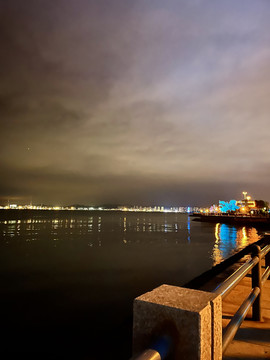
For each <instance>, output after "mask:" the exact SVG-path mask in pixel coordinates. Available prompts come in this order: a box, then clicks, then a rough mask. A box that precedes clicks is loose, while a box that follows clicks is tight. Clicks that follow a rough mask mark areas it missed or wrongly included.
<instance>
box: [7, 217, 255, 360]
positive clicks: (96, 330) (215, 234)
mask: <svg viewBox="0 0 270 360" xmlns="http://www.w3.org/2000/svg"><path fill="white" fill-rule="evenodd" d="M20 214H22V213H20ZM1 216H2V217H1V218H0V248H1V249H0V269H1V287H0V304H1V310H0V312H1V324H2V328H3V329H4V335H2V336H1V350H2V349H4V350H5V351H9V352H13V351H17V352H25V353H26V352H27V353H28V354H29V355H30V356H31V353H32V354H33V357H34V356H35V355H34V354H35V353H36V354H37V353H38V354H39V358H46V359H62V358H72V359H105V358H111V359H115V358H117V359H128V358H129V357H130V356H131V338H132V301H133V299H134V298H135V297H137V296H139V295H141V294H143V293H144V292H146V291H149V290H151V289H153V288H154V287H156V286H159V285H161V284H164V283H165V284H171V285H183V284H184V283H186V282H187V281H189V280H191V279H192V278H194V277H195V276H197V275H199V274H201V273H202V272H204V271H206V270H208V269H209V268H211V267H212V266H213V265H214V264H217V263H219V262H220V261H222V260H223V259H224V258H227V257H228V256H230V255H231V254H233V253H234V252H235V251H238V250H240V249H242V248H243V247H245V246H247V245H248V244H250V243H252V242H255V241H257V240H259V238H260V234H259V233H258V232H257V230H256V229H255V228H248V227H239V228H236V227H234V226H231V225H225V224H212V223H201V222H194V221H192V218H191V217H189V216H188V215H185V214H176V213H175V214H174V213H173V214H171V213H122V212H74V211H73V212H36V213H30V214H29V213H28V214H27V216H25V215H24V216H22V215H17V216H8V217H7V216H5V215H1Z"/></svg>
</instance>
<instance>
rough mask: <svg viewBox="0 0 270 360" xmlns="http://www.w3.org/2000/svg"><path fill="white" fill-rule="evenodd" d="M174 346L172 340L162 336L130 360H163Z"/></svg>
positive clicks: (167, 336)
mask: <svg viewBox="0 0 270 360" xmlns="http://www.w3.org/2000/svg"><path fill="white" fill-rule="evenodd" d="M173 346H174V342H173V338H172V337H171V336H170V335H168V334H167V335H163V336H160V337H159V338H157V340H156V342H155V343H153V344H152V345H151V346H150V347H149V348H148V349H146V350H144V351H143V352H142V353H141V354H139V355H137V356H135V357H132V358H131V360H165V359H166V358H167V357H168V355H169V353H170V352H171V351H172V349H173Z"/></svg>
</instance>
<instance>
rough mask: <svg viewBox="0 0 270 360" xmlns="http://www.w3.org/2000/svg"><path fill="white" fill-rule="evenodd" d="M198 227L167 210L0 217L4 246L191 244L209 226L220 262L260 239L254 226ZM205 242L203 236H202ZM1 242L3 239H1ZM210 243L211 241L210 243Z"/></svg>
mask: <svg viewBox="0 0 270 360" xmlns="http://www.w3.org/2000/svg"><path fill="white" fill-rule="evenodd" d="M209 226H210V228H209V227H206V228H204V227H198V223H197V224H194V222H192V219H191V218H190V217H189V216H186V215H183V214H182V215H181V214H180V215H179V214H170V215H168V214H167V215H166V214H165V215H163V214H162V215H160V214H122V213H118V214H115V213H113V214H112V213H109V214H101V215H100V214H94V215H93V216H75V217H62V218H61V217H59V218H53V217H36V218H35V217H32V218H29V219H17V220H2V221H0V237H1V238H2V239H3V240H4V243H5V245H6V246H8V245H12V244H14V243H16V241H24V242H27V243H31V242H36V241H47V242H48V241H49V243H50V242H51V243H52V244H53V246H54V247H56V246H58V245H57V242H62V243H64V242H65V241H68V240H71V241H81V242H82V243H85V244H86V245H87V246H88V247H90V248H92V247H103V246H106V245H108V244H110V245H111V244H112V243H113V244H114V245H116V244H117V245H119V244H122V245H123V246H128V245H134V244H141V245H145V244H148V245H150V246H156V245H158V246H176V247H177V246H178V245H180V244H181V245H183V244H187V245H188V244H190V245H192V244H193V246H195V243H196V244H197V243H198V241H199V242H200V241H201V238H203V236H205V235H204V231H205V230H207V231H208V232H209V229H210V230H211V226H212V227H213V226H214V228H213V232H214V234H213V235H214V236H213V238H211V236H210V235H209V238H208V241H209V245H210V244H211V241H213V245H212V253H211V252H210V253H211V255H210V257H211V258H212V260H213V265H215V264H218V263H220V262H221V261H222V260H223V259H225V258H227V257H229V256H230V255H231V254H232V253H234V252H235V251H237V250H241V249H242V248H244V247H245V246H247V245H248V244H251V243H253V242H255V241H258V240H259V239H260V235H259V234H258V232H257V230H256V229H255V228H247V227H242V228H236V227H234V226H231V225H226V224H220V223H218V224H216V225H213V224H211V225H209ZM203 241H204V242H205V240H203ZM2 245H3V242H2ZM210 246H211V245H210Z"/></svg>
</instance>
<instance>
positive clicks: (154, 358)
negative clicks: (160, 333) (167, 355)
mask: <svg viewBox="0 0 270 360" xmlns="http://www.w3.org/2000/svg"><path fill="white" fill-rule="evenodd" d="M131 360H162V358H161V356H160V353H159V352H158V351H156V350H153V349H147V350H145V351H144V352H143V353H142V354H140V355H138V356H137V357H132V358H131Z"/></svg>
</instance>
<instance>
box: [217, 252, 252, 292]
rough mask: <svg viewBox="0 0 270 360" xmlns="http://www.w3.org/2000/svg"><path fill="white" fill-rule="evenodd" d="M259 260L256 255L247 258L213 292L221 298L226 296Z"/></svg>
mask: <svg viewBox="0 0 270 360" xmlns="http://www.w3.org/2000/svg"><path fill="white" fill-rule="evenodd" d="M258 262H259V258H258V256H255V257H254V258H251V259H249V260H248V261H247V262H246V263H245V264H243V265H242V266H241V267H240V268H239V269H237V270H236V271H235V272H234V273H233V274H232V275H231V276H229V277H228V278H227V279H226V280H225V281H224V282H223V283H222V284H220V285H218V286H217V287H216V288H215V290H214V291H213V292H214V293H216V294H218V295H221V297H222V298H224V297H225V296H227V295H228V294H229V292H230V291H231V290H233V288H234V287H235V286H236V285H237V284H238V283H239V282H240V281H241V280H242V279H243V278H244V277H245V276H246V274H247V273H248V272H249V271H250V270H251V269H252V268H253V267H254V266H255V265H256V264H258Z"/></svg>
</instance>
